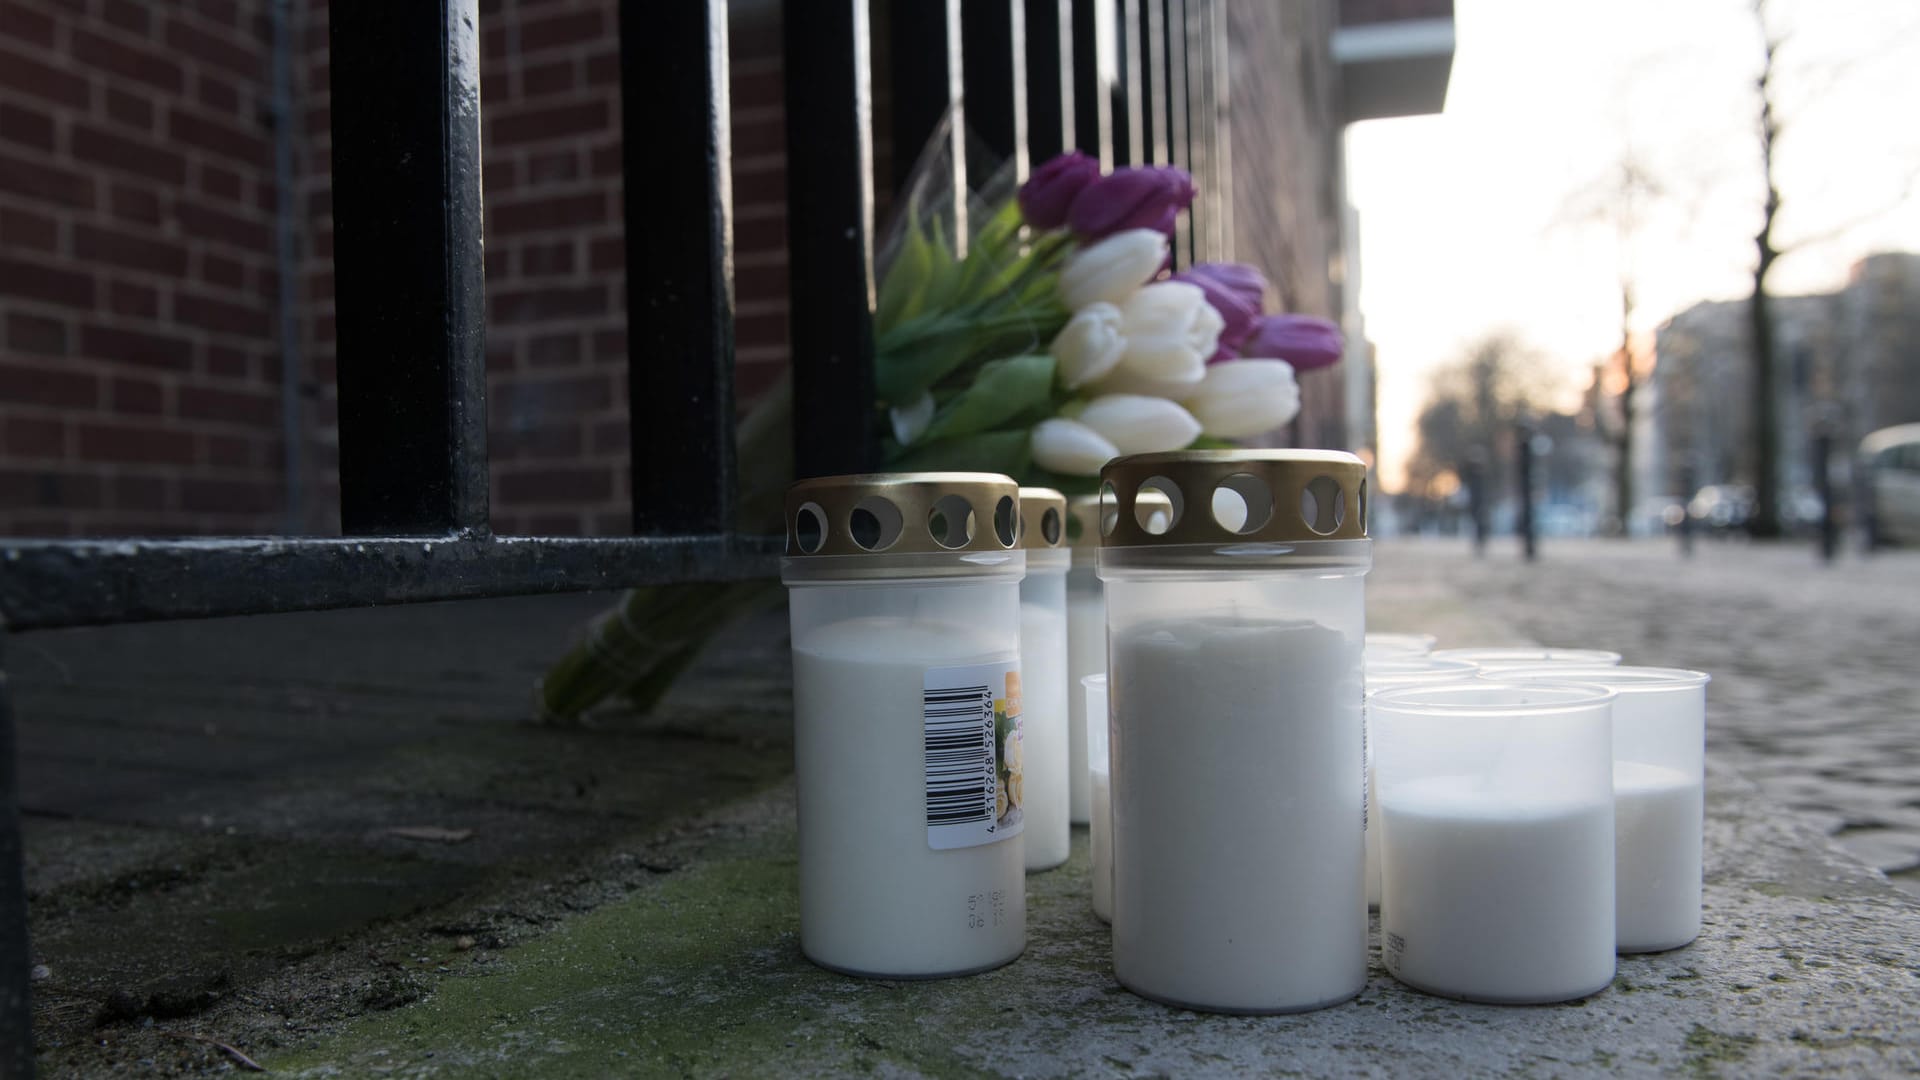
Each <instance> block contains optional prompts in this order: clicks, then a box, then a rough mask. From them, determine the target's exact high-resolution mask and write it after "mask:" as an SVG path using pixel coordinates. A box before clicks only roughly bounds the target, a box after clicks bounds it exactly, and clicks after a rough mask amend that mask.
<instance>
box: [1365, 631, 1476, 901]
mask: <svg viewBox="0 0 1920 1080" xmlns="http://www.w3.org/2000/svg"><path fill="white" fill-rule="evenodd" d="M1373 636H1374V635H1372V634H1368V635H1367V637H1368V638H1372V637H1373ZM1421 636H1425V635H1421ZM1367 647H1368V648H1369V649H1371V648H1372V645H1371V644H1369V645H1368V646H1367ZM1479 674H1480V668H1479V667H1478V665H1475V664H1473V663H1471V662H1470V661H1466V660H1436V659H1434V658H1433V657H1431V656H1421V655H1417V654H1407V653H1401V654H1397V655H1395V654H1389V655H1387V656H1375V655H1372V654H1371V653H1369V654H1368V656H1367V658H1366V680H1367V685H1366V693H1367V696H1368V697H1372V696H1373V695H1374V694H1376V693H1378V692H1380V691H1382V690H1391V689H1393V688H1394V687H1396V686H1437V685H1440V684H1442V683H1450V682H1461V681H1463V680H1468V679H1472V678H1474V677H1475V676H1477V675H1479ZM1369 731H1371V725H1369ZM1377 741H1378V740H1377V738H1369V739H1368V740H1367V906H1368V907H1371V908H1377V907H1379V906H1380V798H1379V794H1378V792H1377V791H1376V788H1377V787H1378V786H1379V785H1378V783H1377V781H1376V779H1375V777H1374V774H1373V752H1374V745H1375V743H1376V742H1377Z"/></svg>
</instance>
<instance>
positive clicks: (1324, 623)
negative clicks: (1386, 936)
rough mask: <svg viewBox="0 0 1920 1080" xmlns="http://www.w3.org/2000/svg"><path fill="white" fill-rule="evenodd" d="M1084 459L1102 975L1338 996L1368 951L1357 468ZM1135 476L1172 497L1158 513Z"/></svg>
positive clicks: (1317, 461) (1240, 1001) (1167, 995)
mask: <svg viewBox="0 0 1920 1080" xmlns="http://www.w3.org/2000/svg"><path fill="white" fill-rule="evenodd" d="M1101 476H1102V480H1103V496H1102V499H1103V505H1105V504H1107V503H1109V502H1110V504H1111V505H1112V506H1113V508H1114V512H1113V513H1112V514H1111V515H1106V516H1105V518H1106V519H1105V520H1103V521H1102V525H1103V526H1105V527H1106V530H1107V531H1106V532H1105V534H1104V535H1103V537H1102V540H1101V548H1100V576H1101V578H1102V580H1103V581H1104V582H1105V583H1106V597H1107V634H1108V641H1109V650H1108V651H1109V657H1110V661H1111V667H1110V669H1109V671H1108V676H1107V688H1108V692H1109V694H1110V695H1111V699H1110V702H1109V711H1108V715H1109V720H1110V727H1109V732H1110V738H1111V751H1112V762H1111V765H1112V768H1111V779H1112V804H1113V805H1112V812H1113V967H1114V974H1115V975H1116V976H1117V977H1118V978H1119V980H1120V982H1121V984H1122V985H1124V986H1126V987H1127V988H1128V989H1129V990H1132V991H1133V992H1135V993H1137V994H1140V995H1142V996H1144V997H1148V998H1152V999H1154V1000H1158V1001H1162V1002H1166V1003H1168V1004H1173V1005H1179V1006H1183V1007H1186V1008H1193V1009H1202V1010H1208V1011H1215V1012H1244V1013H1276V1012H1296V1011H1301V1010H1306V1009H1314V1008H1319V1007H1322V1006H1325V1005H1331V1004H1334V1003H1336V1002H1340V1001H1344V1000H1346V999H1348V998H1351V997H1352V996H1354V995H1355V994H1356V993H1358V992H1359V990H1360V988H1361V986H1362V984H1363V983H1364V982H1365V979H1366V951H1367V912H1366V896H1365V893H1364V880H1363V877H1364V867H1363V865H1362V864H1363V856H1364V849H1365V844H1364V840H1363V821H1362V819H1363V817H1364V814H1365V800H1366V794H1365V785H1366V778H1365V773H1364V770H1365V754H1364V749H1363V747H1362V733H1361V716H1360V689H1361V686H1360V678H1361V673H1360V660H1361V636H1362V634H1363V633H1364V632H1365V627H1366V613H1365V596H1364V593H1365V590H1364V587H1363V575H1364V574H1365V573H1366V572H1367V570H1368V568H1369V566H1370V565H1371V550H1370V543H1369V541H1368V540H1367V537H1366V525H1365V520H1366V468H1365V466H1364V465H1363V464H1362V463H1361V462H1360V460H1359V459H1358V458H1356V457H1354V456H1352V455H1350V454H1342V453H1333V452H1328V451H1271V450H1263V451H1256V450H1237V451H1185V452H1175V453H1166V454H1139V455H1134V456H1130V457H1123V458H1118V459H1115V460H1114V461H1111V462H1108V463H1107V465H1106V467H1105V469H1104V470H1102V473H1101ZM1143 491H1144V492H1147V493H1153V492H1158V493H1160V494H1161V495H1162V496H1164V497H1165V498H1166V499H1168V500H1169V506H1170V507H1171V513H1170V514H1169V515H1168V518H1169V520H1168V521H1167V522H1166V523H1165V524H1164V525H1161V524H1159V523H1158V522H1156V521H1155V520H1154V518H1153V515H1152V514H1151V512H1150V511H1149V509H1148V506H1147V505H1145V504H1143V500H1142V499H1141V493H1142V492H1143ZM1223 493H1227V494H1223ZM1223 500H1224V501H1226V502H1229V503H1232V504H1233V505H1232V507H1231V511H1232V512H1231V513H1230V514H1229V513H1222V512H1221V508H1220V507H1221V502H1222V501H1223ZM1228 522H1232V523H1233V525H1234V526H1235V527H1231V528H1230V527H1229V525H1228V524H1227V523H1228Z"/></svg>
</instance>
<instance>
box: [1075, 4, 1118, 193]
mask: <svg viewBox="0 0 1920 1080" xmlns="http://www.w3.org/2000/svg"><path fill="white" fill-rule="evenodd" d="M1065 2H1066V3H1067V4H1068V5H1069V12H1068V18H1070V19H1071V20H1072V22H1073V31H1072V34H1071V36H1070V42H1069V48H1070V49H1071V51H1072V53H1073V127H1072V133H1073V141H1074V143H1075V144H1076V145H1078V146H1079V148H1080V149H1082V150H1084V151H1086V152H1087V153H1088V154H1090V155H1092V156H1093V157H1096V158H1099V159H1100V167H1101V168H1102V169H1111V168H1113V166H1114V154H1113V79H1114V71H1113V50H1112V48H1111V40H1112V39H1111V34H1112V32H1113V29H1112V21H1113V0H1065Z"/></svg>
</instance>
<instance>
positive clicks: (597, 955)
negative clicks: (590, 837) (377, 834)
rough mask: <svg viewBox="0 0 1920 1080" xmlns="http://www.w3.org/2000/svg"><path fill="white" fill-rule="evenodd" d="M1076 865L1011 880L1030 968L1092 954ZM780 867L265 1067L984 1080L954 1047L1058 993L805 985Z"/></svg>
mask: <svg viewBox="0 0 1920 1080" xmlns="http://www.w3.org/2000/svg"><path fill="white" fill-rule="evenodd" d="M1076 849H1077V850H1076V859H1075V860H1074V861H1073V862H1070V863H1069V864H1068V866H1067V867H1065V868H1062V869H1061V870H1057V871H1052V872H1049V873H1046V874H1039V875H1034V876H1032V877H1030V878H1029V879H1028V888H1029V894H1030V902H1031V903H1032V905H1033V906H1034V907H1036V908H1038V907H1042V906H1045V907H1051V908H1052V909H1053V910H1052V912H1051V914H1050V915H1049V916H1047V917H1046V921H1047V922H1049V923H1053V924H1055V925H1050V926H1048V927H1047V928H1046V929H1045V930H1042V929H1041V927H1040V926H1039V925H1035V926H1032V927H1030V928H1029V929H1030V935H1031V940H1032V941H1033V942H1034V944H1033V945H1030V946H1029V956H1030V957H1031V956H1034V955H1035V954H1052V953H1056V952H1057V951H1058V950H1061V949H1067V950H1071V951H1072V952H1073V953H1075V954H1076V955H1077V954H1078V953H1079V952H1080V951H1082V950H1083V949H1090V948H1097V947H1099V942H1102V941H1104V938H1105V934H1104V928H1103V927H1101V926H1100V924H1099V923H1097V922H1095V921H1094V920H1093V919H1092V917H1091V915H1090V914H1089V913H1087V912H1085V910H1084V903H1069V902H1068V896H1069V894H1071V895H1072V896H1073V897H1076V898H1077V897H1079V895H1080V894H1079V892H1078V891H1077V890H1075V889H1074V888H1073V883H1074V882H1083V881H1084V867H1085V844H1084V839H1082V840H1081V841H1080V842H1079V843H1077V844H1076ZM792 850H793V833H792V831H791V830H790V829H781V830H776V831H774V832H773V833H771V834H768V835H765V836H762V837H760V838H757V839H752V840H746V841H739V842H734V843H733V844H732V847H731V849H730V850H726V851H722V852H716V853H713V856H714V857H711V858H709V859H706V860H703V861H702V862H701V863H700V864H698V865H697V866H696V867H695V868H693V869H690V870H688V871H686V872H683V873H680V874H676V875H673V876H671V877H669V878H667V879H666V880H664V881H663V882H662V883H661V884H660V885H658V886H657V887H654V888H651V889H648V890H646V891H645V892H641V893H637V894H635V895H633V896H632V897H629V898H628V899H626V900H623V901H620V902H616V903H613V904H610V905H607V906H605V907H602V908H600V909H598V910H596V911H593V912H590V913H587V914H585V915H582V916H580V917H579V918H576V919H572V920H569V921H568V922H566V923H565V924H563V925H561V926H560V927H558V928H557V929H555V930H554V931H553V932H552V933H551V934H549V935H547V936H545V937H542V938H540V939H539V940H537V941H534V942H532V943H530V944H528V945H526V946H523V947H520V948H516V949H513V950H510V951H508V952H506V953H503V954H501V955H500V956H499V957H498V958H497V959H496V960H495V961H494V963H492V964H490V965H482V964H473V965H468V966H467V967H465V968H464V969H462V970H460V971H457V972H456V973H455V975H454V976H453V977H450V978H446V979H443V980H442V981H441V982H440V984H439V986H438V987H437V989H435V990H434V992H433V994H432V995H431V997H430V998H428V999H427V1000H425V1001H422V1002H420V1003H418V1004H416V1005H413V1006H410V1007H407V1008H403V1009H398V1010H395V1011H393V1012H390V1013H386V1014H383V1015H379V1016H373V1017H368V1018H365V1019H363V1020H361V1021H359V1022H357V1023H355V1024H354V1025H352V1026H351V1027H350V1028H348V1029H347V1030H346V1031H345V1032H343V1033H341V1034H340V1035H338V1036H336V1037H333V1038H330V1039H328V1040H326V1041H324V1042H322V1043H320V1044H318V1045H314V1046H311V1047H308V1048H306V1049H304V1050H303V1051H301V1052H300V1053H298V1054H296V1055H294V1056H292V1057H291V1058H283V1059H280V1060H276V1061H272V1062H268V1063H267V1064H269V1065H270V1066H271V1067H273V1068H274V1069H275V1071H279V1072H287V1073H293V1074H302V1073H304V1074H307V1075H349V1074H359V1073H362V1072H365V1071H367V1070H369V1069H374V1068H379V1069H382V1070H391V1072H390V1073H389V1075H403V1076H502V1077H505V1076H516V1077H519V1076H531V1075H538V1076H543V1077H575V1076H580V1077H585V1076H605V1075H609V1074H622V1075H674V1076H721V1075H734V1076H743V1075H755V1074H757V1073H761V1072H764V1071H765V1070H766V1069H768V1068H770V1067H775V1066H777V1067H778V1068H779V1070H780V1071H781V1072H782V1073H783V1074H786V1075H809V1074H820V1075H827V1074H833V1075H843V1074H847V1073H868V1072H893V1073H898V1072H900V1071H902V1070H904V1071H906V1072H909V1073H915V1074H922V1075H926V1076H934V1077H956V1078H962V1077H974V1076H988V1075H992V1073H991V1072H990V1071H989V1070H987V1069H985V1068H982V1067H975V1066H973V1065H971V1064H970V1063H969V1058H970V1057H971V1055H970V1054H969V1051H968V1047H969V1046H970V1045H975V1044H977V1043H978V1041H979V1040H981V1039H982V1038H986V1037H989V1036H988V1034H987V1033H991V1032H992V1031H993V1030H994V1029H995V1028H996V1027H997V1026H1001V1025H1004V1024H1005V1023H1006V1022H1007V1019H1008V1018H1007V1016H1006V1015H1005V1014H1006V1012H1007V1011H1008V1010H1010V1009H1013V1008H1015V1007H1016V1003H1020V1004H1024V1003H1026V1002H1030V1001H1032V1000H1033V999H1034V995H1035V994H1036V993H1041V994H1044V993H1046V992H1047V990H1046V989H1045V987H1046V984H1047V983H1048V982H1049V981H1053V980H1056V979H1058V980H1061V981H1062V984H1061V985H1060V986H1058V987H1057V989H1058V990H1059V991H1060V992H1062V993H1066V992H1068V991H1069V987H1068V986H1067V985H1066V984H1067V983H1070V982H1072V981H1073V979H1072V976H1070V975H1069V974H1068V973H1067V969H1069V968H1073V969H1077V968H1078V966H1079V965H1078V964H1072V965H1051V964H1046V963H1038V964H1035V963H1023V964H1019V965H1014V966H1011V967H1008V968H1003V969H1001V970H999V971H995V972H990V973H987V974H985V975H982V976H978V977H975V978H969V979H954V980H943V981H930V982H906V983H901V982H876V981H867V980H857V979H850V978H847V977H845V976H840V975H835V974H831V973H829V972H826V971H823V970H821V969H819V968H816V967H814V966H813V965H812V964H810V963H808V962H807V961H806V960H805V959H804V958H803V957H802V956H801V953H800V948H799V925H798V918H797V915H796V911H797V903H796V890H797V869H798V868H797V865H796V862H795V860H794V858H793V855H792ZM1075 868H1077V869H1078V870H1079V871H1080V873H1077V874H1075V873H1073V872H1072V871H1073V869H1075ZM1049 901H1051V903H1049ZM1062 924H1064V925H1062ZM1042 935H1044V936H1042ZM1082 939H1085V940H1082ZM1041 942H1044V943H1045V944H1044V945H1042V944H1040V943H1041ZM489 968H491V970H488V969H489ZM1076 989H1078V990H1082V991H1083V990H1084V989H1085V988H1084V985H1083V986H1080V987H1078V988H1076ZM1114 991H1115V994H1116V995H1118V996H1119V997H1120V998H1121V999H1122V1001H1123V1002H1124V1003H1125V1004H1123V1005H1122V1007H1131V1000H1130V999H1128V998H1127V997H1126V995H1125V994H1124V993H1123V992H1121V991H1119V990H1118V988H1117V987H1115V988H1114ZM1076 996H1079V995H1076ZM1088 997H1090V998H1091V1000H1087V999H1085V998H1082V1000H1079V1001H1078V1002H1076V1010H1077V1016H1078V1017H1079V1019H1080V1020H1082V1021H1083V1022H1098V1020H1099V1017H1100V1015H1101V1014H1102V1013H1103V1012H1105V1011H1107V1009H1105V1008H1103V1007H1102V1006H1103V999H1105V998H1106V997H1107V995H1102V994H1098V993H1095V994H1093V995H1088Z"/></svg>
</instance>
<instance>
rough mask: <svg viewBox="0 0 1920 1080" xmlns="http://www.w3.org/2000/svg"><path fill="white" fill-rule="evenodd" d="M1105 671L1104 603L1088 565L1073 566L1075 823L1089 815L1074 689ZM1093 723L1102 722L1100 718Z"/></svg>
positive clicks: (1081, 719) (1081, 721) (1070, 639)
mask: <svg viewBox="0 0 1920 1080" xmlns="http://www.w3.org/2000/svg"><path fill="white" fill-rule="evenodd" d="M1106 670H1107V602H1106V599H1105V598H1104V597H1103V596H1102V595H1101V590H1100V579H1099V577H1097V576H1096V575H1095V573H1094V568H1093V567H1092V566H1090V565H1089V566H1076V567H1074V568H1073V570H1072V571H1071V572H1069V573H1068V575H1067V686H1068V688H1069V689H1072V690H1075V691H1076V692H1074V693H1070V694H1068V701H1069V706H1070V711H1069V712H1068V716H1067V735H1068V738H1069V739H1071V740H1072V742H1071V744H1070V746H1069V752H1070V755H1071V756H1070V758H1069V760H1070V762H1071V764H1070V766H1069V767H1070V768H1071V769H1072V775H1071V777H1069V779H1068V792H1069V796H1068V798H1069V802H1068V813H1069V814H1070V815H1071V820H1072V822H1073V823H1074V824H1075V825H1085V824H1087V822H1088V821H1089V820H1090V818H1089V802H1090V799H1089V792H1088V768H1087V723H1088V718H1087V703H1086V700H1085V696H1084V695H1082V694H1080V693H1078V692H1077V688H1078V687H1079V685H1080V680H1081V679H1084V678H1086V677H1087V676H1089V675H1098V674H1101V673H1102V672H1104V671H1106ZM1096 722H1098V723H1105V722H1106V718H1105V717H1101V718H1099V719H1098V720H1097V721H1096Z"/></svg>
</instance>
